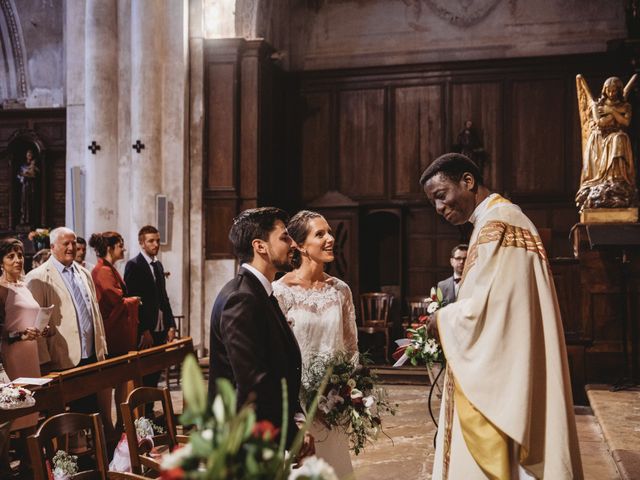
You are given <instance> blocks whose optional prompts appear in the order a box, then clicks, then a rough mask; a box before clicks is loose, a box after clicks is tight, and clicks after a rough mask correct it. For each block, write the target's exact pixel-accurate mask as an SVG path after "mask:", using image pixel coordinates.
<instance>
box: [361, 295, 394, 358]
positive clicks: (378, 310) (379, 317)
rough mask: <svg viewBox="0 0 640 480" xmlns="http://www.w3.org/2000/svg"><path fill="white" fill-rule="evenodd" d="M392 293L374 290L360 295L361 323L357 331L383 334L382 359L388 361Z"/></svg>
mask: <svg viewBox="0 0 640 480" xmlns="http://www.w3.org/2000/svg"><path fill="white" fill-rule="evenodd" d="M392 300H393V295H390V294H388V293H381V292H374V293H363V294H361V295H360V319H361V323H362V324H361V325H360V326H359V327H358V331H359V332H362V333H366V334H369V335H374V334H377V333H383V334H384V360H385V362H387V361H389V330H390V325H389V310H390V309H391V301H392Z"/></svg>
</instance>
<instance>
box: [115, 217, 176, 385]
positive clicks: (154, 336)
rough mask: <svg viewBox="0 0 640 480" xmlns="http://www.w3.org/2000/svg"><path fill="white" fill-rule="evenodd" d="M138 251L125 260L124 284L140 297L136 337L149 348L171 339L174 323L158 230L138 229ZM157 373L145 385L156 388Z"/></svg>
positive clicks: (144, 380)
mask: <svg viewBox="0 0 640 480" xmlns="http://www.w3.org/2000/svg"><path fill="white" fill-rule="evenodd" d="M138 242H139V244H140V253H139V254H138V256H137V257H135V258H132V259H131V260H129V261H128V262H127V265H126V267H125V269H124V283H125V284H126V285H127V291H128V294H129V295H130V296H132V297H140V300H141V301H142V304H141V305H140V315H139V319H140V323H139V324H138V336H139V339H140V343H139V347H140V348H150V347H154V346H157V345H162V344H165V343H167V342H171V341H173V339H174V338H175V336H176V323H175V320H174V318H173V311H172V310H171V304H170V303H169V296H168V295H167V285H166V282H165V278H164V277H165V274H164V267H163V266H162V263H160V260H158V258H157V255H158V252H159V251H160V233H159V232H158V229H157V228H155V227H153V226H151V225H145V226H144V227H142V228H141V229H140V232H138ZM160 373H161V372H157V373H152V374H150V375H147V376H145V377H144V378H143V379H142V383H143V384H144V385H145V386H147V387H157V386H158V380H159V379H160Z"/></svg>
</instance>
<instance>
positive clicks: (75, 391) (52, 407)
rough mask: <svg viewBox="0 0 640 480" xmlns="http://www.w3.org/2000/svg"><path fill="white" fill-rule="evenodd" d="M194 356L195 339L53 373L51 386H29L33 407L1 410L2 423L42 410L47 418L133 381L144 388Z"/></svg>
mask: <svg viewBox="0 0 640 480" xmlns="http://www.w3.org/2000/svg"><path fill="white" fill-rule="evenodd" d="M190 353H193V341H192V339H191V337H185V338H183V339H180V340H178V341H176V342H173V343H167V344H165V345H160V346H157V347H153V348H149V349H147V350H141V351H139V352H138V351H136V352H129V353H128V354H126V355H121V356H119V357H116V358H112V359H110V360H104V361H102V362H97V363H93V364H91V365H86V366H83V367H77V368H72V369H69V370H65V371H63V372H52V373H50V374H49V375H46V376H45V377H44V378H51V379H52V380H51V382H49V383H48V384H46V385H42V386H27V388H29V389H30V390H31V391H32V392H33V394H34V398H35V400H36V404H35V405H34V406H33V407H29V408H20V409H16V410H0V423H2V422H5V421H8V420H13V419H15V418H18V417H21V416H23V415H26V414H28V413H32V412H38V411H39V412H43V413H44V414H45V415H46V416H51V415H55V414H57V413H62V412H64V410H65V406H66V405H67V404H68V403H69V402H71V401H73V400H78V399H80V398H82V397H86V396H87V395H89V394H92V393H96V392H98V391H100V390H103V389H104V388H106V387H115V386H116V385H120V384H122V383H124V382H127V381H129V380H133V381H134V383H135V384H136V386H140V385H142V377H143V376H145V375H148V374H150V373H153V372H158V371H161V370H164V369H165V368H168V367H170V366H172V365H178V364H180V363H182V361H183V360H184V359H185V357H186V356H187V355H188V354H190Z"/></svg>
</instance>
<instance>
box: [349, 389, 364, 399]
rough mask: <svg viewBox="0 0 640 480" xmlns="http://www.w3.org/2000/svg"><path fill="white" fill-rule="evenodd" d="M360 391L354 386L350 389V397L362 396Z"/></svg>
mask: <svg viewBox="0 0 640 480" xmlns="http://www.w3.org/2000/svg"><path fill="white" fill-rule="evenodd" d="M362 397H363V395H362V392H361V391H360V390H358V389H357V388H354V389H353V390H351V399H352V400H353V399H355V398H362Z"/></svg>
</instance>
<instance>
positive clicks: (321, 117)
mask: <svg viewBox="0 0 640 480" xmlns="http://www.w3.org/2000/svg"><path fill="white" fill-rule="evenodd" d="M303 109H304V117H303V118H304V120H303V124H302V158H301V162H302V168H303V171H304V174H303V175H302V186H303V188H302V200H303V201H304V202H308V201H310V200H313V199H315V198H317V197H320V196H321V195H322V194H324V193H325V192H326V191H328V190H330V181H331V180H330V177H329V176H330V172H331V163H332V162H331V130H330V129H331V122H330V121H331V116H330V115H331V95H330V94H329V93H310V94H307V95H305V96H304V106H303Z"/></svg>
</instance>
